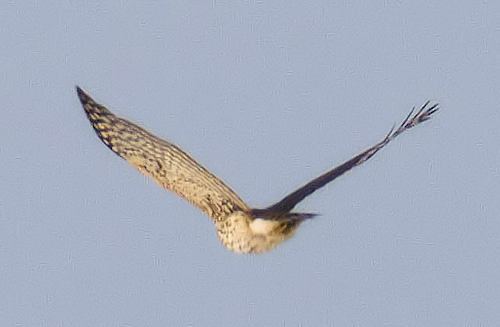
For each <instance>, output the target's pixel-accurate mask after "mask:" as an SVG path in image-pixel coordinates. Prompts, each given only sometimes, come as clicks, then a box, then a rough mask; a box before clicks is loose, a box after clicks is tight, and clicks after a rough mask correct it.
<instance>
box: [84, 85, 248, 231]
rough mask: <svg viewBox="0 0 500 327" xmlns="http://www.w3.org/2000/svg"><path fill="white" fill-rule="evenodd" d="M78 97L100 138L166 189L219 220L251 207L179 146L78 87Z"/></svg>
mask: <svg viewBox="0 0 500 327" xmlns="http://www.w3.org/2000/svg"><path fill="white" fill-rule="evenodd" d="M77 92H78V97H79V98H80V101H81V103H82V105H83V108H84V110H85V113H86V114H87V117H88V118H89V120H90V122H91V124H92V127H93V128H94V130H95V131H96V133H97V135H98V136H99V138H100V139H101V140H102V142H103V143H104V144H106V146H107V147H108V148H110V149H111V150H112V151H113V152H115V153H116V154H117V155H119V156H120V157H122V158H123V159H125V160H127V161H128V162H129V163H130V164H131V165H132V166H133V167H135V168H136V169H137V170H139V171H140V172H141V173H143V174H145V175H147V176H149V177H151V178H152V179H153V180H154V181H155V182H156V183H158V184H159V185H161V186H162V187H164V188H166V189H168V190H170V191H172V192H174V193H176V194H178V195H180V196H182V197H183V198H184V199H186V200H187V201H188V202H190V203H192V204H194V205H195V206H196V207H198V208H199V209H201V210H202V211H203V212H205V213H206V214H207V215H208V216H210V217H211V218H212V219H214V220H215V221H219V220H221V219H222V218H223V217H225V216H226V215H227V214H229V213H231V212H233V211H237V210H243V211H249V208H248V206H247V204H246V203H245V202H244V201H243V200H242V199H241V198H240V197H239V196H238V195H237V194H236V193H235V192H234V191H233V190H232V189H231V188H230V187H229V186H227V185H226V184H225V183H224V182H223V181H222V180H220V179H219V178H217V177H216V176H214V175H213V174H212V173H210V172H209V171H208V170H207V169H205V168H204V167H203V166H201V165H200V164H198V163H197V162H196V161H195V160H194V159H193V158H192V157H191V156H190V155H189V154H187V153H186V152H184V151H183V150H182V149H180V148H179V147H177V146H176V145H174V144H172V143H170V142H167V141H165V140H162V139H160V138H158V137H156V136H155V135H153V134H152V133H151V132H149V131H147V130H145V129H144V128H142V127H140V126H138V125H136V124H134V123H132V122H130V121H128V120H126V119H123V118H119V117H117V116H115V115H114V114H113V113H111V112H110V111H109V110H108V109H107V108H106V107H104V106H102V105H100V104H98V103H97V102H95V101H94V100H93V99H92V98H91V97H90V96H89V95H88V94H86V93H85V92H84V91H83V90H82V89H80V88H79V87H77Z"/></svg>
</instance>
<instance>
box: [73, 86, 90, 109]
mask: <svg viewBox="0 0 500 327" xmlns="http://www.w3.org/2000/svg"><path fill="white" fill-rule="evenodd" d="M76 93H77V94H78V98H79V99H80V102H81V103H82V105H86V104H87V103H89V102H91V101H92V98H91V97H90V96H89V95H88V94H87V93H85V91H84V90H83V89H82V88H80V87H79V86H78V85H76Z"/></svg>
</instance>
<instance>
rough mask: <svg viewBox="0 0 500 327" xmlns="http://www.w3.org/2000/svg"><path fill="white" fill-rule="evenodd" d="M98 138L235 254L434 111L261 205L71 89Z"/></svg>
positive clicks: (265, 242) (291, 223) (270, 235)
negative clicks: (209, 225)
mask: <svg viewBox="0 0 500 327" xmlns="http://www.w3.org/2000/svg"><path fill="white" fill-rule="evenodd" d="M76 89H77V93H78V97H79V98H80V101H81V103H82V105H83V108H84V110H85V113H86V114H87V117H88V118H89V120H90V122H91V124H92V126H93V127H94V130H95V131H96V133H97V135H98V136H99V138H100V139H101V140H102V141H103V142H104V144H106V146H107V147H108V148H110V149H111V150H112V151H113V152H115V153H116V154H117V155H119V156H120V157H122V158H123V159H125V160H127V161H128V162H129V163H130V164H131V165H132V166H133V167H135V168H136V169H137V170H139V171H140V172H141V173H143V174H145V175H147V176H149V177H151V178H152V179H153V180H154V181H155V182H157V183H158V184H159V185H161V186H162V187H164V188H165V189H168V190H170V191H172V192H174V193H176V194H178V195H180V196H181V197H183V198H184V199H186V200H187V201H188V202H190V203H192V204H194V205H195V206H196V207H198V208H199V209H201V210H202V211H203V212H204V213H206V214H207V215H208V216H209V217H211V218H212V219H213V221H214V223H215V227H216V228H217V230H218V235H219V238H220V240H221V242H222V243H223V244H224V245H225V246H226V247H227V248H229V249H230V250H233V251H235V252H239V253H262V252H268V251H270V250H272V249H274V248H275V247H276V246H277V245H279V244H280V243H282V242H283V241H285V240H286V239H288V238H289V237H291V236H292V235H293V233H294V232H295V231H296V229H297V227H298V226H299V225H300V223H301V222H302V221H304V220H305V219H308V218H312V217H314V216H315V214H313V213H301V212H293V211H292V209H293V208H294V207H295V205H296V204H297V203H299V202H300V201H302V200H303V199H304V198H305V197H306V196H308V195H310V194H311V193H313V192H314V191H315V190H317V189H319V188H321V187H323V186H324V185H326V184H327V183H329V182H331V181H333V180H334V179H335V178H337V177H339V176H340V175H342V174H343V173H345V172H346V171H348V170H350V169H352V168H353V167H356V166H358V165H360V164H362V163H363V162H365V161H366V160H368V159H370V158H371V157H372V156H373V155H374V154H375V153H377V152H378V151H379V150H380V149H382V148H383V147H384V146H386V145H387V144H388V143H389V142H390V141H392V140H393V139H394V138H395V137H396V136H398V135H399V134H401V133H402V132H404V131H405V130H408V129H410V128H412V127H414V126H416V125H418V124H419V123H421V122H424V121H426V120H428V119H430V116H431V115H432V114H433V113H435V112H436V111H437V110H438V105H437V104H435V105H433V106H431V107H428V104H429V101H427V102H426V103H425V104H424V105H423V106H422V108H420V110H418V112H417V113H416V114H415V115H413V117H412V114H413V112H414V110H415V108H413V110H412V111H411V112H410V114H409V115H408V116H407V117H406V119H405V120H404V122H403V123H402V124H401V125H400V127H399V128H398V129H397V130H396V131H394V128H393V129H392V130H391V131H390V132H389V134H387V136H386V137H385V138H384V139H383V140H382V141H380V142H379V143H377V144H376V145H374V146H373V147H371V148H369V149H368V150H365V151H363V152H362V153H361V154H359V155H357V156H355V157H354V158H352V159H351V160H349V161H347V162H345V163H343V164H342V165H340V166H338V167H336V168H334V169H332V170H330V171H328V172H326V173H325V174H323V175H321V176H319V177H317V178H315V179H314V180H312V181H310V182H309V183H307V184H306V185H304V186H302V187H301V188H299V189H298V190H296V191H294V192H292V193H291V194H289V195H287V196H286V197H285V198H283V199H282V200H281V201H279V202H277V203H276V204H273V205H272V206H270V207H268V208H265V209H252V208H250V207H249V206H248V205H247V204H246V203H245V202H244V201H243V200H242V199H241V198H240V197H239V196H238V195H237V194H236V193H235V192H234V191H233V190H232V189H231V188H230V187H229V186H227V185H226V184H225V183H224V182H223V181H222V180H220V179H219V178H217V177H216V176H214V175H213V174H212V173H210V172H209V171H208V170H207V169H206V168H204V167H203V166H201V165H200V164H199V163H197V162H196V161H195V160H194V159H193V158H191V156H189V154H187V153H186V152H184V151H183V150H181V149H180V148H178V147H177V146H175V145H174V144H172V143H170V142H168V141H165V140H162V139H160V138H158V137H157V136H155V135H153V134H152V133H151V132H148V131H146V130H145V129H144V128H142V127H140V126H138V125H136V124H134V123H131V122H129V121H128V120H126V119H123V118H119V117H117V116H115V115H114V114H113V113H111V112H110V111H109V110H108V109H107V108H106V107H104V106H102V105H100V104H98V103H97V102H95V101H94V100H93V99H92V98H91V97H90V96H89V95H88V94H86V93H85V92H84V91H83V90H82V89H80V88H79V87H77V88H76Z"/></svg>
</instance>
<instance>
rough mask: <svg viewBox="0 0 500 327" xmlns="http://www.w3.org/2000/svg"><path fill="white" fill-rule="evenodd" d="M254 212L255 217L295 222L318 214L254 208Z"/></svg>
mask: <svg viewBox="0 0 500 327" xmlns="http://www.w3.org/2000/svg"><path fill="white" fill-rule="evenodd" d="M252 214H253V216H254V217H255V218H260V219H265V220H291V221H295V222H302V221H304V220H307V219H311V218H314V217H316V216H318V215H319V214H317V213H312V212H285V213H283V212H280V211H276V210H272V209H252Z"/></svg>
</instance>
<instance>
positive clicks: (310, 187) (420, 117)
mask: <svg viewBox="0 0 500 327" xmlns="http://www.w3.org/2000/svg"><path fill="white" fill-rule="evenodd" d="M428 105H429V101H427V102H426V103H425V104H424V105H423V106H422V107H421V108H420V109H419V110H418V111H417V113H416V114H415V115H414V116H413V118H411V117H412V115H413V113H414V111H415V108H413V109H412V111H411V112H410V113H409V114H408V116H407V117H406V119H405V120H404V121H403V123H402V124H401V125H400V126H399V128H398V129H397V130H395V131H394V127H393V128H392V129H391V131H390V132H389V133H388V134H387V136H386V137H385V138H384V139H383V140H382V141H380V142H379V143H377V144H375V145H374V146H372V147H371V148H369V149H368V150H365V151H363V152H362V153H360V154H358V155H357V156H355V157H354V158H352V159H350V160H348V161H346V162H344V163H343V164H341V165H340V166H338V167H335V168H333V169H332V170H330V171H328V172H326V173H324V174H323V175H321V176H319V177H317V178H315V179H313V180H312V181H310V182H309V183H307V184H306V185H304V186H302V187H301V188H299V189H297V190H296V191H294V192H292V193H290V194H289V195H287V196H285V197H284V198H283V199H282V200H280V201H279V202H277V203H276V204H274V205H272V206H270V207H268V208H266V209H265V210H269V211H274V212H281V213H285V212H289V211H290V210H292V209H293V208H294V207H295V206H296V205H297V203H299V202H300V201H302V200H303V199H304V198H305V197H307V196H309V195H310V194H312V193H313V192H314V191H316V190H317V189H319V188H321V187H323V186H325V185H326V184H328V183H330V182H331V181H333V180H334V179H336V178H337V177H339V176H341V175H342V174H344V173H345V172H347V171H349V170H351V169H352V168H354V167H356V166H359V165H361V164H362V163H363V162H365V161H366V160H368V159H370V158H371V157H372V156H373V155H374V154H375V153H377V152H378V151H380V150H381V149H382V148H383V147H385V146H386V145H387V144H389V142H391V141H392V140H393V139H394V138H396V137H397V136H398V135H399V134H401V133H403V132H404V131H406V130H409V129H410V128H412V127H414V126H416V125H418V124H420V123H422V122H424V121H426V120H428V119H430V118H431V115H432V114H433V113H435V112H436V111H438V110H439V107H438V104H434V105H432V106H430V107H428Z"/></svg>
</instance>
